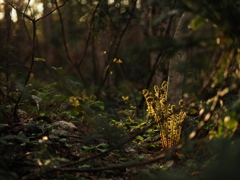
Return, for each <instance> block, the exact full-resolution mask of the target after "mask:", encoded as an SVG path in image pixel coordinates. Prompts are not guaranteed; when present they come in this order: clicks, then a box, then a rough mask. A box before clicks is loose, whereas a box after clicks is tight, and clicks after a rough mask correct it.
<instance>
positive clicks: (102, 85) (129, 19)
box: [97, 0, 137, 95]
mask: <svg viewBox="0 0 240 180" xmlns="http://www.w3.org/2000/svg"><path fill="white" fill-rule="evenodd" d="M136 3H137V0H135V1H134V3H133V8H132V10H131V13H130V17H129V18H128V21H127V23H126V25H125V27H124V28H123V30H122V32H121V34H120V35H119V38H118V41H117V46H116V49H115V52H114V54H113V57H116V56H117V53H118V49H119V47H120V43H121V41H122V38H123V36H124V34H125V33H126V31H127V28H128V26H129V24H130V22H131V20H132V18H133V13H134V10H135V8H136ZM112 64H113V62H112V61H110V64H109V67H108V69H107V70H106V72H105V75H104V79H103V82H102V84H101V85H100V86H99V88H98V91H97V94H98V95H99V94H100V92H101V89H102V88H103V87H104V85H105V83H106V81H107V79H108V77H109V75H110V73H109V69H110V68H111V66H112Z"/></svg>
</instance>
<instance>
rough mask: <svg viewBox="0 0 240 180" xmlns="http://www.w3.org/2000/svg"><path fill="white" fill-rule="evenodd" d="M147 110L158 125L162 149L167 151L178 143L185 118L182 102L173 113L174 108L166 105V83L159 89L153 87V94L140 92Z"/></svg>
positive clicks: (144, 91) (146, 91)
mask: <svg viewBox="0 0 240 180" xmlns="http://www.w3.org/2000/svg"><path fill="white" fill-rule="evenodd" d="M142 93H143V95H144V97H145V99H146V103H147V109H148V116H150V117H153V118H154V119H155V121H156V122H157V123H158V126H159V130H160V137H161V139H162V147H163V149H169V148H171V147H172V146H174V145H178V144H179V142H180V136H181V129H182V126H181V124H182V122H183V120H184V118H185V116H186V112H185V111H184V109H183V106H184V101H183V100H181V101H180V102H179V105H180V108H179V110H178V111H177V112H175V106H174V105H170V104H167V82H166V81H164V82H163V83H162V86H161V88H159V87H158V86H157V85H155V86H154V93H152V92H149V91H148V90H147V89H144V90H143V91H142Z"/></svg>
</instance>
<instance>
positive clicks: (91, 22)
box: [77, 0, 102, 69]
mask: <svg viewBox="0 0 240 180" xmlns="http://www.w3.org/2000/svg"><path fill="white" fill-rule="evenodd" d="M101 2H102V0H99V2H98V4H97V6H96V7H95V9H94V11H93V14H92V18H91V21H90V30H89V32H88V37H87V41H86V44H85V47H84V51H83V55H82V58H81V59H80V60H79V63H78V64H77V66H78V69H79V68H80V66H81V64H82V63H83V60H84V58H85V56H86V52H87V48H88V44H89V41H90V38H91V35H92V30H93V22H94V18H95V14H96V12H97V9H98V7H99V6H100V4H101Z"/></svg>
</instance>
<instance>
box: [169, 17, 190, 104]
mask: <svg viewBox="0 0 240 180" xmlns="http://www.w3.org/2000/svg"><path fill="white" fill-rule="evenodd" d="M189 18H190V14H188V13H183V15H182V16H181V18H180V20H179V22H178V25H177V28H176V31H175V34H174V38H175V39H181V38H183V37H186V35H187V34H188V33H189V30H188V27H187V26H186V21H187V20H188V19H189ZM186 58H187V52H186V50H184V47H183V49H182V50H180V51H178V52H177V53H176V54H175V55H174V56H173V57H172V58H171V59H170V62H169V72H168V88H167V102H168V103H169V104H171V105H175V106H176V107H178V103H179V101H180V100H181V99H182V89H183V88H182V85H183V80H184V74H183V73H181V72H179V71H178V70H177V67H178V66H179V65H181V64H183V63H185V62H186Z"/></svg>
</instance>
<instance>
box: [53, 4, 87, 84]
mask: <svg viewBox="0 0 240 180" xmlns="http://www.w3.org/2000/svg"><path fill="white" fill-rule="evenodd" d="M55 4H56V9H57V12H58V15H59V19H60V22H61V30H62V38H63V44H64V48H65V52H66V54H67V59H68V61H69V62H70V63H71V65H72V66H73V67H74V68H75V69H76V70H77V72H78V74H79V76H80V77H81V79H82V81H83V84H84V85H85V87H87V86H88V85H87V83H86V81H85V79H84V77H83V75H82V72H81V71H80V69H79V68H78V67H77V66H76V65H75V64H74V62H73V60H72V58H71V56H70V53H69V49H68V46H67V41H66V36H65V28H64V24H63V18H62V14H61V11H60V9H59V8H60V7H62V6H59V5H58V2H57V0H55Z"/></svg>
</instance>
